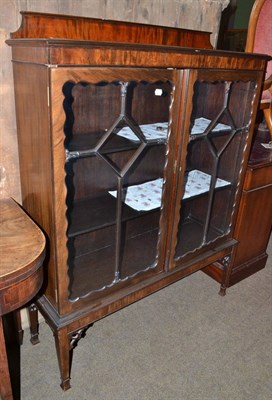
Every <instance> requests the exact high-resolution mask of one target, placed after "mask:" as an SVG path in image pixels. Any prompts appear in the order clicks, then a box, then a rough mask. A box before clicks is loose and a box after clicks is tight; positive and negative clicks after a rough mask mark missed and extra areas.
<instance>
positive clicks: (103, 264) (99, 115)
mask: <svg viewBox="0 0 272 400" xmlns="http://www.w3.org/2000/svg"><path fill="white" fill-rule="evenodd" d="M63 92H64V95H65V101H64V109H65V112H66V124H65V135H66V139H65V148H66V153H67V162H66V185H67V219H68V232H67V247H68V251H69V257H68V273H69V278H70V286H69V291H70V299H71V300H76V299H78V298H80V297H83V296H86V295H88V294H89V293H92V292H97V291H101V290H105V289H106V288H109V287H111V286H113V285H115V284H118V282H121V281H123V280H126V279H128V278H130V277H133V276H135V275H136V274H138V273H140V272H144V271H147V270H150V269H152V268H155V267H156V255H157V242H158V235H159V217H160V207H161V196H162V186H163V171H164V166H165V157H166V144H167V138H168V120H169V107H170V104H171V94H172V85H171V83H170V82H168V81H164V82H155V83H154V82H143V81H137V82H134V81H124V82H122V81H113V82H98V83H96V84H92V83H86V82H80V83H77V84H75V83H71V82H67V83H66V84H65V85H64V87H63Z"/></svg>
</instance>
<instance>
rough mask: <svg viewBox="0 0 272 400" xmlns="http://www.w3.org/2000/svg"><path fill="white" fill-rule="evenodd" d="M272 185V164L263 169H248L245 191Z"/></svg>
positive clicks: (264, 166)
mask: <svg viewBox="0 0 272 400" xmlns="http://www.w3.org/2000/svg"><path fill="white" fill-rule="evenodd" d="M269 184H272V164H271V163H270V164H267V165H262V166H261V167H259V166H258V167H250V166H248V167H247V171H246V177H245V182H244V190H250V189H255V188H258V187H261V186H267V185H269Z"/></svg>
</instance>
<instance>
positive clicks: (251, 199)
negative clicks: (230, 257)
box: [234, 185, 272, 268]
mask: <svg viewBox="0 0 272 400" xmlns="http://www.w3.org/2000/svg"><path fill="white" fill-rule="evenodd" d="M271 198H272V185H270V186H266V187H262V188H259V189H257V190H256V189H255V190H252V191H248V192H246V191H244V192H243V196H242V201H241V204H240V209H239V216H238V220H237V225H236V229H235V238H237V239H238V240H239V246H238V247H237V252H236V254H235V266H234V268H235V267H237V266H239V265H241V264H243V263H245V262H248V261H249V260H250V259H253V258H254V257H258V256H260V255H262V254H263V253H265V251H266V248H267V243H268V240H269V235H270V231H271V221H272V204H271V202H270V201H269V200H268V199H271Z"/></svg>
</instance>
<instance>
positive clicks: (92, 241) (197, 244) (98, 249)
mask: <svg viewBox="0 0 272 400" xmlns="http://www.w3.org/2000/svg"><path fill="white" fill-rule="evenodd" d="M56 22H57V23H56ZM98 23H99V21H97V20H92V19H87V18H73V17H65V16H50V15H46V14H33V13H24V14H23V22H22V27H21V28H20V29H19V30H18V31H17V32H15V33H13V34H12V35H11V39H10V40H8V41H7V43H8V44H9V45H11V46H12V58H13V67H14V85H15V97H16V115H17V127H18V142H19V153H20V170H21V182H22V197H23V204H24V207H25V209H26V210H27V211H28V212H29V213H30V215H31V216H32V217H33V218H34V220H35V221H36V222H37V223H38V224H39V225H40V226H41V227H42V228H43V230H44V232H45V233H46V235H47V239H48V249H47V258H48V260H47V264H46V279H45V283H44V288H43V291H42V292H41V294H40V296H39V298H37V301H36V303H35V305H34V306H33V307H32V308H31V316H32V324H31V330H32V335H33V337H32V340H33V342H36V341H37V340H38V332H37V328H36V324H37V320H36V307H38V309H39V310H40V311H41V313H42V314H43V316H44V317H45V319H46V321H47V322H48V324H49V325H50V327H51V328H52V330H53V332H54V336H55V340H56V349H57V353H58V360H59V365H60V372H61V386H62V388H63V389H64V390H66V389H68V388H69V387H70V362H71V355H72V351H73V348H74V346H75V344H76V343H77V342H78V340H79V339H80V338H81V336H82V335H84V334H85V331H86V329H87V328H88V327H89V326H90V325H91V324H93V323H94V322H95V321H97V320H99V319H100V318H102V317H104V316H106V315H108V314H110V313H113V312H114V311H117V310H119V309H121V308H122V307H125V306H127V305H128V304H131V303H132V302H135V301H137V300H139V299H141V298H143V297H145V296H147V295H149V294H151V293H153V292H155V291H157V290H159V289H160V288H163V287H165V286H167V285H169V284H170V283H172V282H175V281H177V280H178V279H181V278H183V277H184V276H186V275H188V274H191V273H192V272H194V271H197V270H199V269H202V268H204V267H206V266H208V265H209V264H211V263H214V262H215V261H217V260H222V259H228V258H229V257H230V256H231V254H232V252H233V248H234V247H235V245H236V243H237V241H236V240H235V239H234V237H233V227H234V225H235V221H236V217H237V210H238V206H239V202H240V196H241V189H242V183H243V180H244V174H245V168H246V164H247V158H248V153H249V149H250V142H251V137H252V132H253V127H254V120H255V116H256V110H257V105H258V100H259V95H260V90H261V84H262V79H263V75H264V70H265V68H266V62H267V60H268V58H269V57H267V56H264V55H254V54H239V53H228V52H219V51H214V50H212V49H201V48H198V49H195V48H191V47H188V46H193V45H194V43H193V38H194V37H201V34H200V33H198V32H195V33H194V32H192V31H191V32H190V31H183V30H179V29H174V30H173V29H168V28H159V27H151V26H145V27H143V26H140V25H135V26H134V25H133V24H128V25H127V24H125V23H122V26H124V27H125V29H124V30H121V31H120V32H122V34H119V36H118V34H117V37H116V36H115V40H116V41H117V42H113V41H110V38H111V35H110V34H109V33H108V36H107V35H106V36H105V32H106V29H105V30H104V31H103V32H104V33H103V37H101V38H100V37H99V32H100V31H99V30H98V31H95V29H94V26H96V24H98ZM105 23H106V24H107V27H108V28H109V29H112V30H114V31H115V34H116V32H118V30H117V29H115V28H116V25H115V23H110V22H104V21H100V24H105ZM143 30H144V31H143ZM158 30H159V32H163V34H162V35H158V36H156V35H155V33H156V32H158ZM94 32H96V33H94ZM108 32H109V31H108ZM124 32H127V33H126V34H124ZM132 32H134V33H133V35H134V36H133V39H132V40H130V39H131V36H130V34H132ZM137 32H138V33H139V35H138V36H137ZM141 33H143V35H142V36H141ZM185 33H186V34H185ZM92 35H94V36H92ZM101 35H102V34H101ZM126 35H127V36H126ZM173 35H174V36H173ZM171 37H172V38H173V37H174V39H173V40H172V41H168V39H169V38H171ZM206 37H207V35H206V34H205V33H204V34H203V42H201V41H199V42H198V44H199V45H201V43H202V45H203V46H204V47H206V44H207V42H205V40H204V39H205V38H206ZM137 38H138V39H137ZM139 38H140V39H139ZM133 41H135V42H138V43H133ZM129 42H130V43H129ZM205 43H206V44H205ZM207 47H210V46H207ZM166 340H167V339H166Z"/></svg>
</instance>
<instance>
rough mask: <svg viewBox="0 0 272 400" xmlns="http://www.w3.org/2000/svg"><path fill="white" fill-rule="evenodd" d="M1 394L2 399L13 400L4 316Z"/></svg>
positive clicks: (0, 334)
mask: <svg viewBox="0 0 272 400" xmlns="http://www.w3.org/2000/svg"><path fill="white" fill-rule="evenodd" d="M0 349H1V351H0V395H1V399H2V400H12V399H13V395H12V388H11V381H10V375H9V367H8V357H7V351H6V343H5V336H4V328H3V321H2V317H1V316H0Z"/></svg>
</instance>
